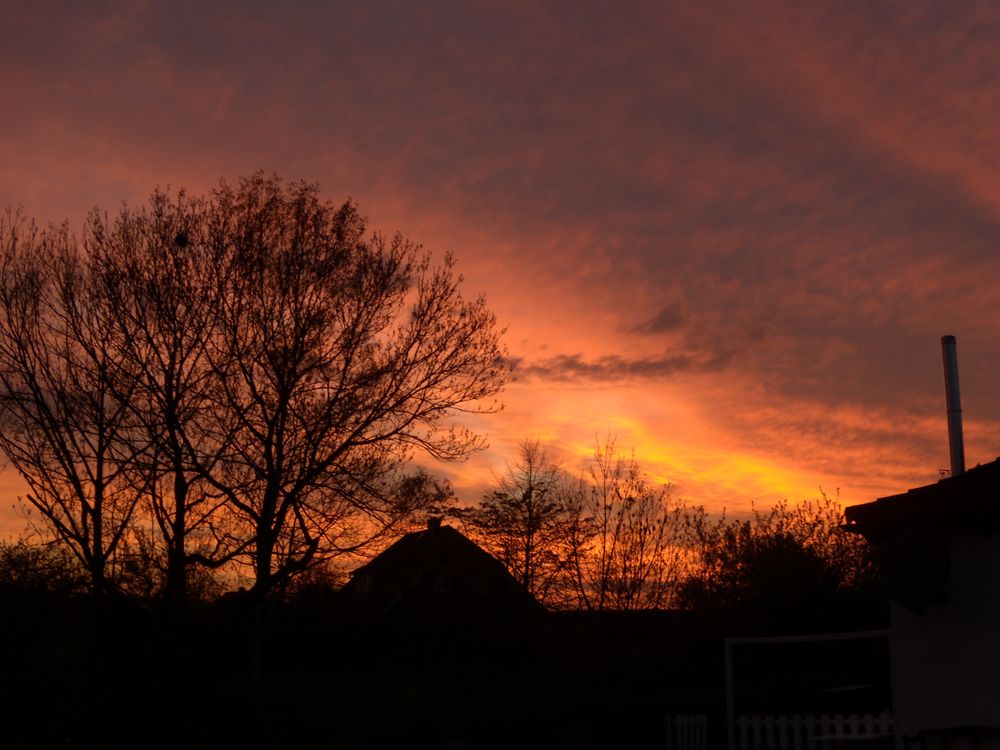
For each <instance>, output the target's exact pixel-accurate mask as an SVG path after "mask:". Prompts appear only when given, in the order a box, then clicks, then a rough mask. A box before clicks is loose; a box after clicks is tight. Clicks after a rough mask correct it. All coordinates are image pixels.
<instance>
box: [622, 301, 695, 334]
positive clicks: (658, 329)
mask: <svg viewBox="0 0 1000 750" xmlns="http://www.w3.org/2000/svg"><path fill="white" fill-rule="evenodd" d="M686 318H687V316H686V315H685V313H684V307H683V305H681V304H680V303H676V302H675V303H673V304H670V305H667V306H666V307H664V308H663V309H662V310H660V312H658V313H657V314H656V315H654V316H653V317H652V318H650V319H649V320H646V321H643V322H642V323H639V324H638V325H635V326H632V328H630V329H629V331H630V332H631V333H668V332H670V331H676V330H677V329H678V328H680V327H681V325H683V323H684V321H685V319H686Z"/></svg>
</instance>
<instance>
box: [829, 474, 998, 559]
mask: <svg viewBox="0 0 1000 750" xmlns="http://www.w3.org/2000/svg"><path fill="white" fill-rule="evenodd" d="M844 518H845V519H846V522H847V523H846V525H845V528H846V529H847V530H848V531H853V532H856V533H860V534H863V535H864V536H866V537H868V538H869V539H871V540H872V541H881V540H883V539H885V538H886V537H888V536H890V535H891V534H893V533H894V532H896V531H898V530H899V529H901V528H903V527H905V526H914V525H918V524H920V525H927V526H932V527H935V528H966V529H975V530H978V531H982V532H991V531H994V530H996V529H997V528H1000V458H998V459H997V460H995V461H991V462H990V463H988V464H982V465H979V466H976V467H975V468H972V469H969V470H968V471H966V472H965V473H964V474H959V475H957V476H952V477H945V478H944V479H941V480H940V481H938V482H935V483H934V484H928V485H924V486H922V487H915V488H913V489H911V490H908V491H907V492H901V493H900V494H898V495H889V496H887V497H880V498H879V499H877V500H874V501H872V502H870V503H863V504H861V505H852V506H849V507H847V508H845V509H844Z"/></svg>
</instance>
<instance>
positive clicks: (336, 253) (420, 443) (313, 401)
mask: <svg viewBox="0 0 1000 750" xmlns="http://www.w3.org/2000/svg"><path fill="white" fill-rule="evenodd" d="M205 211H206V213H205V239H204V242H205V243H206V244H207V246H208V248H209V252H208V256H209V257H213V258H219V259H221V260H222V262H223V264H224V265H223V266H222V269H221V271H220V272H221V274H222V277H221V281H222V284H223V288H222V295H221V298H220V306H219V322H218V328H217V333H216V335H215V336H214V338H213V341H212V344H211V346H210V347H209V360H210V362H211V369H212V372H213V373H214V375H215V377H216V378H217V380H218V384H219V402H218V405H217V407H216V408H214V409H212V410H210V411H209V412H208V416H207V418H208V419H209V420H210V424H211V427H210V428H209V430H208V431H207V434H210V435H214V436H216V444H215V445H214V446H212V447H211V449H210V451H209V455H211V456H213V457H214V456H222V459H221V460H219V461H217V462H216V461H215V459H214V458H213V459H212V464H211V465H205V466H202V467H201V475H202V476H203V478H204V479H205V481H206V482H208V484H209V485H210V486H211V488H212V489H213V491H214V492H216V493H218V494H220V495H221V496H222V497H224V498H225V500H226V507H227V512H228V514H229V516H230V519H231V522H232V524H233V527H234V529H235V531H234V533H235V534H236V536H237V538H240V539H243V540H245V541H246V542H247V546H246V548H245V554H246V560H247V562H248V564H249V565H250V566H251V568H252V573H253V580H254V582H253V587H252V589H251V591H252V594H253V597H254V599H255V601H256V608H257V621H258V634H259V637H258V654H257V665H258V672H259V670H260V666H261V659H262V654H261V652H260V650H259V649H260V645H261V644H262V643H263V633H264V632H265V631H266V629H267V620H268V617H269V613H270V604H271V599H272V595H273V594H274V593H275V592H276V591H278V590H280V589H281V587H282V586H283V585H284V584H285V582H286V581H287V579H288V578H289V577H290V576H292V575H294V574H296V573H298V572H301V571H303V570H305V569H306V568H307V567H308V566H309V565H310V564H312V563H313V562H314V561H316V560H318V559H321V558H322V557H324V556H328V555H330V554H336V553H343V552H348V551H354V550H357V549H359V548H360V547H361V546H363V545H364V544H366V543H368V542H370V540H371V539H372V538H373V537H376V536H377V535H379V534H381V533H383V531H384V530H385V529H386V528H389V527H391V526H392V525H393V524H394V523H396V521H397V520H398V519H399V518H400V517H401V516H405V515H406V514H409V513H411V512H412V510H413V509H412V508H411V507H409V506H408V504H407V503H406V502H405V497H404V496H400V495H398V494H395V493H393V492H392V489H393V487H394V482H393V481H392V474H393V472H394V470H395V469H397V468H398V467H399V466H400V465H401V464H402V462H404V461H405V460H406V459H407V458H408V457H409V455H410V454H411V452H412V451H414V450H419V451H421V452H422V453H424V454H428V455H430V456H432V457H434V458H437V459H440V460H454V459H458V458H461V457H463V456H465V455H466V454H467V453H468V452H469V451H471V450H473V449H475V448H476V447H478V446H479V444H480V442H479V439H478V438H477V437H476V436H475V435H473V434H472V433H471V432H469V431H467V430H462V429H459V428H452V429H449V430H442V429H441V428H442V425H443V420H444V419H445V418H446V417H447V416H448V415H449V414H451V413H452V412H453V411H455V410H459V409H460V410H471V411H482V410H488V409H491V408H493V406H492V403H491V402H490V401H489V399H491V398H492V397H493V396H495V395H496V394H497V393H498V391H499V390H500V389H501V388H502V386H503V385H504V383H505V381H506V377H507V369H506V366H505V364H504V360H503V357H502V351H501V349H500V347H499V344H498V331H497V328H496V323H495V319H494V316H493V314H492V313H491V312H490V311H489V310H488V309H487V307H486V305H485V302H484V300H483V299H482V298H480V299H477V300H474V301H467V300H465V299H463V297H462V295H461V293H460V290H459V285H460V281H461V280H460V278H458V277H456V276H455V274H454V270H453V269H454V262H453V260H452V259H451V258H450V257H447V258H446V259H445V261H444V263H443V264H442V265H440V266H434V265H433V264H432V262H431V259H430V257H429V255H427V254H426V253H424V252H423V251H421V250H420V249H419V248H418V247H417V246H416V245H414V244H412V243H410V242H408V241H407V240H405V239H403V238H402V237H400V236H398V235H397V236H395V237H393V238H391V239H387V238H385V237H384V236H383V235H381V234H378V233H368V232H367V231H366V226H365V222H364V220H363V219H362V218H361V216H360V215H359V214H358V212H357V209H356V208H355V206H354V205H353V204H351V203H346V204H344V205H342V206H340V207H335V206H333V205H332V204H330V203H328V202H325V201H323V200H321V199H320V197H319V195H318V191H317V189H316V187H315V186H312V185H307V184H295V185H289V186H285V185H284V184H283V183H281V181H280V180H278V179H277V178H265V177H263V176H261V175H257V176H254V177H252V178H249V179H245V180H242V181H241V182H240V183H239V185H237V186H235V187H234V186H230V185H228V184H225V183H223V184H222V185H221V186H220V187H219V188H218V189H217V190H216V191H215V192H214V193H213V194H212V196H211V199H210V200H209V202H208V205H207V206H206V209H205Z"/></svg>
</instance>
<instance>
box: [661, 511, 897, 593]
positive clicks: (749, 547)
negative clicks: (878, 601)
mask: <svg viewBox="0 0 1000 750" xmlns="http://www.w3.org/2000/svg"><path fill="white" fill-rule="evenodd" d="M841 522H842V510H841V508H840V506H839V503H837V502H836V501H835V500H833V499H831V498H828V497H826V496H825V495H824V496H823V497H822V499H820V500H819V501H807V502H804V503H801V504H799V505H790V504H789V503H787V502H781V503H778V504H777V505H775V506H774V507H772V508H771V509H769V510H767V511H762V510H760V509H756V508H755V509H754V510H753V515H752V516H751V518H750V519H747V520H740V519H727V518H725V517H722V518H717V519H710V518H707V517H704V518H702V519H700V520H699V522H698V523H697V524H696V531H695V535H696V538H697V540H698V546H697V549H698V557H699V564H698V566H697V568H696V570H695V572H694V574H693V575H691V576H690V577H689V578H688V580H687V581H685V583H684V586H683V588H682V596H681V599H682V601H683V603H684V604H685V605H686V606H689V607H695V608H714V609H740V608H743V609H746V608H753V609H755V610H759V611H762V612H763V611H774V612H782V611H785V612H787V611H788V610H789V609H790V608H799V609H802V608H806V607H810V606H819V605H822V604H824V603H829V602H831V601H832V600H833V599H834V598H835V597H837V596H838V594H844V593H852V592H865V591H867V590H872V589H873V588H874V587H875V586H876V585H877V571H876V567H875V564H874V560H873V558H872V557H871V554H870V552H869V550H868V549H867V547H866V546H865V545H864V544H863V543H862V541H861V540H858V539H857V538H856V537H855V536H853V535H851V534H848V533H847V532H845V531H844V530H843V529H841V528H840V525H841Z"/></svg>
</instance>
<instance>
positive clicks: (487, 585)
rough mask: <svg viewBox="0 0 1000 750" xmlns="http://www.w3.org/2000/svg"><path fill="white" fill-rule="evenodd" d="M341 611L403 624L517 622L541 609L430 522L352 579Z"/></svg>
mask: <svg viewBox="0 0 1000 750" xmlns="http://www.w3.org/2000/svg"><path fill="white" fill-rule="evenodd" d="M338 599H339V604H340V606H341V608H342V611H344V612H346V613H349V614H356V615H360V616H375V617H392V618H398V619H407V620H426V619H430V620H437V619H442V618H445V619H450V618H468V619H475V618H489V619H493V620H495V619H508V618H514V619H516V618H520V617H525V616H531V615H533V614H537V613H539V612H541V611H543V610H542V607H541V605H540V604H539V603H538V602H537V601H536V600H535V598H534V597H533V596H532V595H531V594H530V593H529V592H528V591H527V589H525V588H524V587H523V586H522V585H521V584H520V583H518V582H517V580H516V579H514V578H513V576H511V575H510V573H509V572H507V569H506V568H505V567H504V566H503V564H502V563H501V562H500V561H499V560H497V559H496V558H495V557H493V556H492V555H491V554H489V553H488V552H486V551H485V550H483V549H482V548H481V547H479V546H478V545H477V544H475V543H474V542H473V541H471V540H470V539H469V538H467V537H466V536H464V535H463V534H462V533H461V532H459V531H458V530H457V529H454V528H452V527H451V526H446V525H442V523H441V519H439V518H431V519H430V520H428V522H427V528H426V529H422V530H420V531H414V532H411V533H409V534H406V535H405V536H403V537H402V538H400V539H398V540H397V541H396V542H394V543H393V544H392V545H391V546H390V547H389V548H388V549H386V550H385V551H384V552H382V553H381V554H380V555H378V556H377V557H375V558H374V559H372V560H371V561H370V562H369V563H367V564H366V565H362V566H361V567H360V568H358V569H357V570H355V571H354V572H353V573H352V574H351V579H350V581H349V582H348V583H347V584H346V585H345V586H344V587H343V588H342V589H341V590H340V592H339V594H338Z"/></svg>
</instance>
